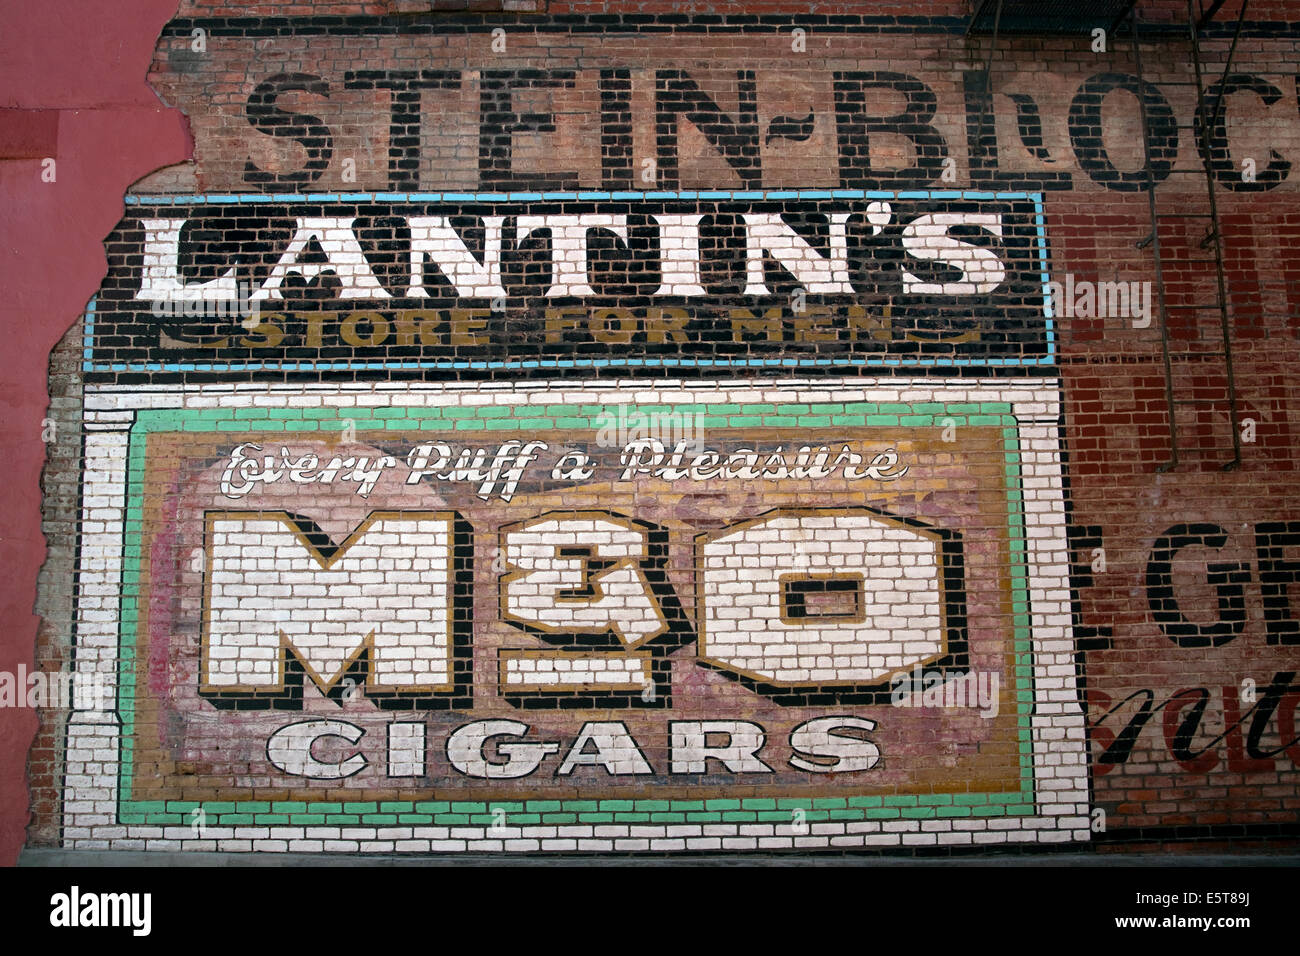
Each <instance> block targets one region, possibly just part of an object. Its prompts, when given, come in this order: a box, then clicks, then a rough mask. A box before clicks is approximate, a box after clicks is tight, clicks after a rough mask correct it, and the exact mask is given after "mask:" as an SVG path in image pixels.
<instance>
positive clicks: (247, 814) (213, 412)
mask: <svg viewBox="0 0 1300 956" xmlns="http://www.w3.org/2000/svg"><path fill="white" fill-rule="evenodd" d="M620 408H621V409H622V411H623V414H624V415H625V416H631V415H636V414H647V415H649V414H656V413H657V414H672V413H677V414H690V415H696V414H699V415H702V416H703V417H702V418H701V419H700V421H699V423H700V425H701V426H702V427H705V428H750V427H771V426H783V427H793V428H826V427H831V426H836V425H843V426H849V427H854V426H858V427H861V426H893V427H908V428H910V427H918V426H919V427H925V426H933V425H934V424H935V420H936V418H937V417H939V416H942V417H943V419H944V420H943V421H942V424H943V425H945V426H947V425H949V424H952V425H958V426H960V425H984V426H988V425H994V426H997V425H1000V426H1002V437H1003V450H1004V454H1005V456H1006V458H1005V462H1006V464H1005V472H1006V483H1007V516H1008V520H1007V524H1008V537H1009V541H1010V552H1011V589H1012V610H1013V628H1014V638H1013V644H1014V655H1015V675H1014V676H1015V678H1016V690H1015V695H1016V705H1017V711H1018V716H1017V723H1018V736H1019V754H1020V789H1019V790H1017V791H1014V792H1008V793H932V794H899V795H892V796H890V795H877V796H861V797H790V798H783V797H764V798H754V797H751V798H738V799H717V798H715V799H709V800H683V799H673V800H654V799H610V800H604V799H588V800H525V801H504V802H491V803H486V802H481V801H480V802H465V801H446V800H431V801H391V802H389V801H383V802H373V801H372V802H366V803H337V802H325V801H310V802H308V801H276V802H268V801H242V800H241V801H211V800H210V801H194V800H169V801H160V800H132V799H129V798H128V797H126V796H124V795H125V794H129V793H130V792H131V786H132V758H133V755H134V739H133V735H134V729H135V708H134V702H135V698H136V669H135V667H134V664H135V633H136V626H137V624H138V600H139V587H140V556H141V555H140V547H141V541H140V539H141V534H142V531H143V522H142V513H143V496H144V488H143V482H144V465H145V444H146V443H145V437H146V436H147V435H149V434H150V433H152V432H209V431H231V432H256V431H276V432H285V431H341V430H342V429H343V427H344V423H345V421H347V420H351V421H352V422H353V423H354V425H355V427H357V428H358V429H359V430H363V431H364V430H369V431H397V430H406V431H414V430H421V431H424V430H430V431H432V430H440V431H458V432H476V431H512V430H513V431H524V430H527V431H537V430H544V429H556V428H592V429H595V428H599V427H600V426H601V425H602V424H607V423H608V422H609V421H610V420H611V417H612V418H613V420H615V421H617V420H618V419H617V416H618V414H619V410H620ZM344 413H346V414H344ZM949 419H951V421H948V420H949ZM130 434H131V437H130V446H129V450H128V453H127V507H126V520H125V525H124V534H123V540H124V545H123V561H122V568H123V570H122V607H121V626H120V631H119V646H118V661H119V665H118V666H119V682H118V710H119V712H120V714H121V718H122V751H121V761H120V763H119V765H118V821H119V823H123V824H151V825H167V824H170V825H178V824H180V825H188V824H190V823H191V822H192V820H193V817H192V814H193V811H195V810H202V811H203V814H204V823H205V825H206V826H275V825H289V826H405V825H412V826H456V825H470V826H490V825H492V824H494V823H498V822H503V823H504V824H505V825H507V826H529V825H560V824H611V823H625V824H633V823H649V824H657V823H762V822H773V823H788V822H789V821H790V818H791V817H790V811H791V810H795V809H800V810H803V811H805V819H806V820H807V821H809V822H825V821H832V822H833V821H845V822H852V821H863V820H900V819H926V820H931V819H945V818H953V817H995V816H998V817H1000V816H1029V815H1032V814H1033V813H1034V812H1035V805H1034V776H1033V743H1032V739H1031V736H1030V713H1031V712H1032V710H1033V704H1034V692H1033V663H1032V659H1031V657H1030V629H1029V590H1028V577H1027V569H1026V550H1025V549H1026V542H1025V531H1024V504H1023V493H1022V488H1021V481H1020V478H1021V472H1020V445H1019V437H1018V433H1017V428H1016V420H1015V416H1014V415H1012V414H1011V406H1010V405H1009V404H1008V403H1005V402H992V403H946V402H924V403H917V404H913V405H904V404H875V403H866V402H854V403H837V402H821V403H811V404H784V405H775V404H766V403H761V402H760V403H752V404H751V403H747V404H713V405H706V404H684V405H622V406H619V405H516V406H508V405H479V406H443V407H433V408H392V407H385V408H378V407H375V408H367V407H347V408H332V407H331V408H277V409H272V408H264V407H252V408H249V407H221V408H213V409H205V410H186V409H166V410H144V411H141V412H139V413H138V415H137V417H136V422H135V424H134V425H133V426H132V428H131V433H130ZM502 810H504V811H505V818H504V821H499V820H498V817H499V816H500V814H499V812H496V813H494V811H502Z"/></svg>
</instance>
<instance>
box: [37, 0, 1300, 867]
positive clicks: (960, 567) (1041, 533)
mask: <svg viewBox="0 0 1300 956" xmlns="http://www.w3.org/2000/svg"><path fill="white" fill-rule="evenodd" d="M447 6H448V5H444V4H437V3H410V4H394V5H393V7H392V8H391V9H390V8H389V7H388V6H387V5H384V4H369V5H347V4H318V5H293V6H281V5H273V4H262V5H254V6H247V5H245V6H241V7H240V8H239V9H238V10H235V9H230V8H226V7H223V6H222V5H220V4H206V3H195V4H183V5H182V7H181V9H180V10H179V11H178V13H177V16H176V18H175V19H173V21H172V22H171V23H170V24H169V25H168V27H167V28H166V29H165V30H164V31H163V34H162V36H161V37H160V39H159V41H158V46H157V52H156V55H155V60H154V66H153V70H152V72H151V75H150V81H151V83H152V85H153V86H154V88H155V89H156V90H157V91H158V93H159V95H160V96H161V97H162V99H163V100H164V101H165V102H166V103H168V104H169V105H171V106H175V107H178V108H180V109H181V110H183V111H184V113H185V114H186V116H187V117H188V119H189V122H190V126H191V130H192V133H193V136H194V144H195V148H194V161H193V162H192V163H189V164H185V165H183V166H176V167H170V168H168V169H165V170H162V171H160V172H158V173H156V174H154V175H152V176H150V177H147V178H146V179H145V180H142V181H141V182H139V183H137V184H136V185H135V186H134V187H133V188H132V190H131V191H130V193H129V194H128V196H127V197H126V207H125V210H126V211H125V215H124V218H123V219H122V221H121V222H120V223H119V224H118V226H117V227H116V228H115V229H114V230H113V232H112V233H111V234H110V235H109V236H108V237H107V240H106V250H107V254H108V259H109V264H110V268H109V273H108V276H107V278H106V279H105V281H104V283H103V286H102V287H101V289H100V291H99V293H98V295H97V296H96V297H95V299H94V300H93V301H92V303H91V304H90V305H89V306H88V308H87V310H86V314H85V316H84V317H83V319H82V321H81V322H80V323H79V324H78V325H77V327H75V328H74V329H73V330H71V331H70V332H69V334H68V336H67V337H66V339H65V340H64V342H63V343H62V344H61V345H60V346H59V348H58V349H56V350H55V353H54V355H53V358H52V367H51V368H52V375H51V388H52V395H53V397H54V404H53V405H52V409H53V411H52V414H53V415H54V417H55V419H56V421H57V422H58V425H59V428H58V430H57V435H56V436H54V440H53V442H52V448H53V452H52V457H51V467H50V468H48V469H47V474H46V521H47V529H48V531H49V532H54V534H53V535H52V541H51V554H52V556H53V558H54V560H53V561H52V562H51V564H50V566H49V567H48V568H47V570H46V573H45V574H44V575H43V579H42V585H41V611H42V613H43V615H44V616H45V618H46V620H47V622H48V623H47V628H46V631H45V636H44V638H43V640H42V642H41V645H40V646H39V647H38V661H39V662H40V666H41V669H42V670H44V671H47V672H53V671H59V670H64V671H68V670H73V671H75V673H76V674H77V675H78V677H79V680H80V683H79V684H78V688H79V689H83V690H84V691H85V692H86V694H90V692H91V691H93V692H94V694H93V695H91V696H83V699H81V700H80V701H78V702H76V704H77V706H75V707H71V708H59V707H53V708H46V709H45V710H44V711H42V713H43V721H42V729H41V733H40V735H39V737H38V741H37V750H36V751H34V753H37V754H39V755H41V756H40V759H34V760H33V762H32V765H31V786H32V790H33V795H34V807H35V810H36V812H35V820H34V823H33V826H32V829H31V831H30V834H31V841H32V843H33V844H39V845H63V846H67V847H73V848H76V847H102V846H108V847H114V848H148V849H213V848H219V849H230V850H250V849H252V850H268V851H283V850H297V849H305V850H326V851H328V850H372V851H374V850H377V851H394V852H398V851H430V850H444V849H503V850H520V851H547V850H614V851H619V852H634V851H641V850H647V849H649V850H679V849H735V850H746V849H780V848H794V847H807V848H819V849H836V848H838V849H855V848H863V847H869V848H883V849H887V850H891V851H895V852H914V851H916V850H918V849H933V848H953V847H978V846H982V845H990V846H993V845H998V846H1002V845H1011V846H1041V845H1047V844H1071V843H1076V844H1096V845H1099V846H1110V845H1118V846H1126V845H1130V844H1132V843H1134V842H1147V843H1150V842H1156V843H1160V844H1162V845H1173V843H1175V842H1176V841H1179V840H1181V839H1185V838H1192V837H1194V838H1200V839H1205V840H1216V841H1229V842H1232V841H1246V840H1260V839H1263V840H1268V841H1273V842H1279V841H1286V840H1290V839H1292V838H1293V837H1294V834H1295V829H1296V826H1295V825H1296V812H1295V811H1296V805H1297V800H1298V798H1300V797H1298V794H1297V790H1296V783H1297V779H1298V777H1297V774H1298V769H1297V768H1298V764H1300V743H1298V742H1297V736H1296V729H1295V716H1294V714H1295V710H1296V706H1297V704H1300V684H1297V683H1296V682H1295V672H1296V670H1297V662H1298V659H1297V652H1296V644H1297V640H1298V639H1297V633H1300V623H1297V621H1300V609H1297V608H1294V607H1293V605H1292V603H1291V599H1290V593H1289V589H1290V586H1291V584H1292V582H1293V580H1294V579H1295V578H1296V576H1297V573H1298V572H1297V567H1300V565H1297V562H1300V554H1297V549H1300V514H1297V513H1296V512H1295V508H1294V505H1293V504H1292V502H1291V497H1292V496H1291V495H1290V494H1289V492H1290V490H1291V488H1292V486H1293V480H1294V475H1293V465H1292V461H1293V459H1294V451H1295V439H1294V438H1293V433H1294V430H1295V427H1296V424H1295V423H1294V422H1293V421H1292V418H1293V415H1292V412H1291V408H1292V405H1293V401H1292V399H1293V393H1294V390H1295V385H1294V375H1292V374H1291V373H1290V370H1289V367H1288V362H1289V358H1290V356H1291V354H1292V353H1293V352H1294V349H1295V332H1294V321H1295V315H1296V308H1297V304H1298V303H1297V295H1298V293H1297V291H1296V290H1297V289H1300V258H1297V256H1298V254H1297V252H1296V248H1297V242H1296V240H1297V239H1300V219H1298V218H1297V213H1296V190H1297V188H1298V187H1297V184H1296V181H1295V177H1294V175H1293V169H1292V166H1293V164H1294V163H1295V162H1296V160H1297V159H1300V111H1298V104H1300V57H1298V55H1297V44H1298V43H1300V38H1298V37H1297V33H1296V26H1295V23H1294V22H1291V21H1300V7H1297V5H1296V4H1294V3H1280V2H1279V3H1273V4H1271V5H1261V6H1260V7H1259V8H1258V9H1256V8H1255V7H1254V6H1252V14H1251V16H1252V19H1251V20H1250V21H1249V22H1247V23H1246V24H1245V26H1244V37H1243V39H1242V40H1241V41H1240V42H1239V43H1238V45H1237V49H1236V52H1235V54H1234V58H1233V66H1232V71H1231V77H1230V83H1229V84H1228V88H1227V89H1226V90H1225V94H1224V96H1223V98H1222V102H1223V112H1222V116H1221V118H1218V119H1217V120H1216V118H1215V117H1214V115H1213V111H1212V110H1202V111H1201V112H1200V113H1199V115H1198V110H1197V108H1196V96H1195V91H1194V89H1193V88H1191V87H1189V86H1188V85H1187V84H1188V83H1189V82H1190V81H1191V80H1192V79H1193V75H1194V74H1193V73H1192V64H1191V56H1190V48H1189V45H1188V43H1187V41H1186V37H1185V34H1180V33H1178V32H1177V31H1176V30H1174V29H1156V28H1154V27H1153V29H1152V31H1151V32H1150V33H1149V35H1148V42H1146V43H1145V44H1144V46H1143V47H1142V51H1141V61H1142V62H1141V66H1140V71H1141V78H1142V79H1141V82H1140V81H1139V78H1138V76H1137V75H1136V74H1137V73H1138V70H1139V66H1138V64H1137V62H1136V59H1135V50H1134V45H1133V43H1132V42H1131V40H1130V39H1128V38H1127V37H1125V36H1108V37H1106V38H1105V41H1106V42H1105V44H1104V48H1100V47H1097V44H1096V41H1095V40H1094V39H1091V38H1089V37H1087V36H1083V37H1048V38H1044V37H1033V38H1031V37H1016V38H1006V37H1004V38H1002V40H1001V41H1000V43H999V44H998V46H997V47H996V49H990V42H989V41H988V40H987V39H983V40H980V39H976V40H971V41H967V40H966V39H965V38H964V37H963V35H962V31H963V29H964V19H963V18H964V17H965V16H966V13H967V9H966V7H965V5H963V4H939V3H936V4H928V5H925V9H924V10H922V11H921V15H919V16H918V15H917V10H916V5H896V4H872V5H866V6H864V5H853V10H852V12H851V13H849V12H847V11H846V8H844V7H843V6H841V5H817V6H816V7H815V8H809V7H807V6H806V5H805V6H802V7H800V8H799V9H796V8H795V7H794V6H793V5H788V4H787V5H781V4H765V5H762V9H761V10H759V9H758V8H757V7H756V6H755V5H752V4H745V5H731V6H717V5H711V6H710V9H709V10H708V11H703V10H701V11H697V12H694V13H692V12H691V11H681V10H669V9H668V8H667V6H666V5H663V6H656V5H653V4H644V5H619V6H614V7H611V6H609V5H605V4H601V5H598V6H599V8H597V5H591V4H581V3H574V4H560V3H550V4H543V3H534V4H511V3H506V4H504V5H500V4H497V5H493V6H494V7H495V9H488V8H480V7H478V6H476V5H473V4H470V5H468V7H469V9H468V10H461V11H459V12H457V11H448V10H447V9H446V8H447ZM465 6H466V5H464V4H462V5H460V7H462V8H463V7H465ZM503 7H504V8H503ZM1142 9H1143V17H1144V19H1145V20H1146V21H1148V22H1149V23H1151V24H1153V25H1156V26H1158V25H1161V24H1163V25H1166V26H1168V25H1170V24H1176V23H1177V19H1178V16H1179V14H1180V12H1181V9H1182V8H1181V5H1179V4H1176V3H1168V4H1166V3H1160V4H1151V5H1150V7H1149V9H1148V8H1147V5H1142ZM810 10H811V12H810ZM431 11H432V12H431ZM760 13H761V14H764V15H763V16H759V14H760ZM1233 15H1235V10H1232V11H1231V12H1229V11H1227V10H1225V12H1224V14H1223V16H1224V17H1227V18H1228V21H1227V23H1226V24H1222V25H1218V26H1215V27H1213V28H1212V29H1211V30H1210V31H1209V34H1208V36H1207V38H1206V39H1205V40H1204V41H1203V50H1202V55H1203V57H1204V59H1205V61H1206V63H1207V64H1208V66H1207V71H1208V72H1210V73H1213V75H1214V77H1215V78H1216V79H1217V78H1218V76H1219V75H1220V74H1221V72H1222V66H1223V63H1224V61H1225V58H1226V56H1227V53H1228V49H1229V46H1230V41H1231V37H1230V27H1231V17H1232V16H1233ZM990 67H991V69H990ZM1216 68H1217V71H1218V72H1214V71H1215V70H1216ZM1139 98H1140V99H1141V102H1142V104H1143V105H1144V107H1145V110H1146V114H1147V120H1148V128H1149V130H1150V135H1149V140H1148V146H1149V151H1148V152H1149V160H1148V158H1147V157H1146V156H1144V151H1143V149H1142V124H1141V119H1140V116H1141V114H1140V112H1139ZM1198 123H1199V124H1202V125H1207V126H1208V128H1209V137H1210V139H1211V159H1212V161H1213V163H1214V169H1215V171H1216V177H1217V180H1218V188H1217V190H1216V199H1217V202H1218V213H1219V217H1220V222H1221V231H1222V239H1223V244H1224V261H1225V265H1226V267H1227V275H1226V290H1225V291H1226V295H1227V300H1228V304H1229V309H1230V332H1231V345H1232V359H1233V362H1232V373H1233V375H1234V383H1235V390H1236V395H1237V408H1236V412H1235V416H1234V415H1233V413H1232V412H1231V411H1230V410H1229V407H1228V404H1227V395H1228V388H1227V382H1228V366H1227V363H1226V362H1225V361H1224V359H1223V358H1222V356H1221V355H1219V354H1218V352H1219V348H1218V345H1217V343H1218V312H1217V310H1216V309H1214V308H1206V306H1207V305H1209V306H1213V304H1214V302H1215V296H1216V288H1215V278H1214V276H1215V273H1214V271H1213V264H1212V262H1211V263H1210V264H1209V265H1207V264H1206V262H1205V259H1206V257H1207V256H1209V255H1210V252H1208V251H1207V250H1206V248H1205V247H1204V246H1203V245H1202V243H1201V241H1200V240H1201V238H1202V236H1203V235H1204V233H1205V221H1204V220H1199V219H1196V218H1194V217H1195V216H1196V215H1199V214H1200V213H1201V212H1202V211H1203V209H1204V207H1205V203H1206V199H1205V186H1204V177H1203V176H1201V177H1197V176H1196V175H1187V173H1188V172H1189V171H1190V172H1195V170H1197V169H1198V168H1200V154H1199V152H1198V145H1197V136H1198V135H1199V128H1198ZM1148 161H1149V163H1150V174H1151V176H1152V177H1153V178H1154V179H1155V180H1157V181H1158V182H1159V183H1160V185H1159V187H1158V189H1157V191H1156V195H1157V199H1158V208H1159V210H1160V211H1161V212H1162V213H1179V214H1181V215H1182V216H1183V218H1182V219H1180V220H1165V221H1164V222H1163V223H1162V225H1161V229H1160V236H1159V238H1160V248H1161V262H1162V265H1163V269H1162V276H1161V278H1163V284H1164V289H1165V295H1164V304H1165V307H1166V310H1167V318H1166V319H1164V320H1163V325H1164V327H1165V329H1166V331H1167V333H1168V336H1169V340H1170V348H1171V350H1172V351H1173V352H1174V353H1175V356H1176V357H1175V359H1174V360H1173V362H1172V366H1171V376H1172V380H1173V383H1174V390H1173V391H1174V397H1175V398H1176V399H1179V400H1184V399H1195V400H1196V403H1195V404H1181V405H1177V406H1176V410H1175V413H1174V417H1173V425H1174V426H1176V427H1177V429H1178V433H1179V436H1180V439H1179V445H1180V447H1181V449H1182V454H1181V459H1180V461H1179V462H1178V464H1177V465H1176V466H1175V467H1172V468H1165V467H1164V465H1165V464H1166V462H1167V460H1168V458H1169V454H1170V436H1171V416H1170V411H1169V405H1168V396H1167V394H1166V379H1165V372H1164V361H1163V352H1162V349H1161V326H1162V313H1161V302H1160V298H1161V297H1160V295H1159V293H1158V285H1157V282H1156V280H1157V275H1156V268H1155V266H1156V258H1155V255H1154V250H1153V248H1152V246H1151V245H1150V244H1143V245H1141V246H1140V245H1139V240H1142V239H1143V237H1144V236H1146V235H1147V233H1148V232H1150V230H1151V220H1150V207H1149V205H1148V196H1147V192H1146V184H1147V172H1146V169H1145V166H1144V164H1145V163H1146V162H1148ZM1234 432H1236V433H1237V436H1238V440H1239V443H1240V448H1241V461H1240V464H1239V466H1238V467H1236V468H1234V469H1232V470H1229V471H1224V470H1223V469H1222V468H1221V466H1222V465H1223V464H1224V463H1225V462H1227V461H1228V460H1229V459H1231V458H1232V455H1233V451H1232V448H1233V440H1232V436H1233V433H1234ZM1224 449H1226V451H1225V450H1224ZM72 488H75V489H76V492H75V494H74V493H73V492H72V491H71V490H70V489H72ZM74 569H75V573H74ZM69 662H70V663H69ZM92 697H93V699H92Z"/></svg>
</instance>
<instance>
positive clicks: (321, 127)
mask: <svg viewBox="0 0 1300 956" xmlns="http://www.w3.org/2000/svg"><path fill="white" fill-rule="evenodd" d="M297 92H302V93H311V94H313V95H315V96H324V97H328V96H329V92H330V91H329V84H328V83H326V82H325V81H324V80H322V79H321V78H320V77H319V76H313V75H312V74H310V73H279V74H277V75H275V76H272V77H270V78H269V79H267V80H265V81H264V82H262V83H259V84H257V86H256V88H254V90H253V92H252V93H250V94H249V95H248V103H247V104H246V105H245V107H244V115H245V116H246V117H247V118H248V122H249V124H250V125H251V126H252V127H253V128H254V129H256V130H258V131H259V132H263V133H267V134H269V135H271V136H280V137H285V138H287V139H292V140H296V141H297V142H299V143H301V144H302V146H303V148H304V149H306V150H307V162H306V163H304V164H303V167H302V169H298V170H295V171H293V172H290V173H271V172H267V171H266V170H264V169H259V168H258V167H257V166H255V165H254V164H253V161H252V160H251V159H250V160H249V161H248V163H247V164H246V165H245V166H244V182H246V183H256V184H257V185H260V186H265V187H267V188H270V189H273V188H275V187H277V186H283V187H288V188H293V187H296V186H301V185H303V184H305V183H314V182H315V181H316V180H318V179H320V177H321V174H322V173H324V172H325V170H326V168H328V166H329V164H330V157H332V156H333V155H334V139H333V137H332V136H331V135H330V131H329V128H328V127H327V126H325V124H324V123H323V122H322V121H321V119H320V117H318V116H310V115H308V114H306V113H290V112H287V111H285V110H282V109H280V108H279V107H278V106H276V101H277V100H278V99H279V98H280V95H281V94H282V93H297Z"/></svg>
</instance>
